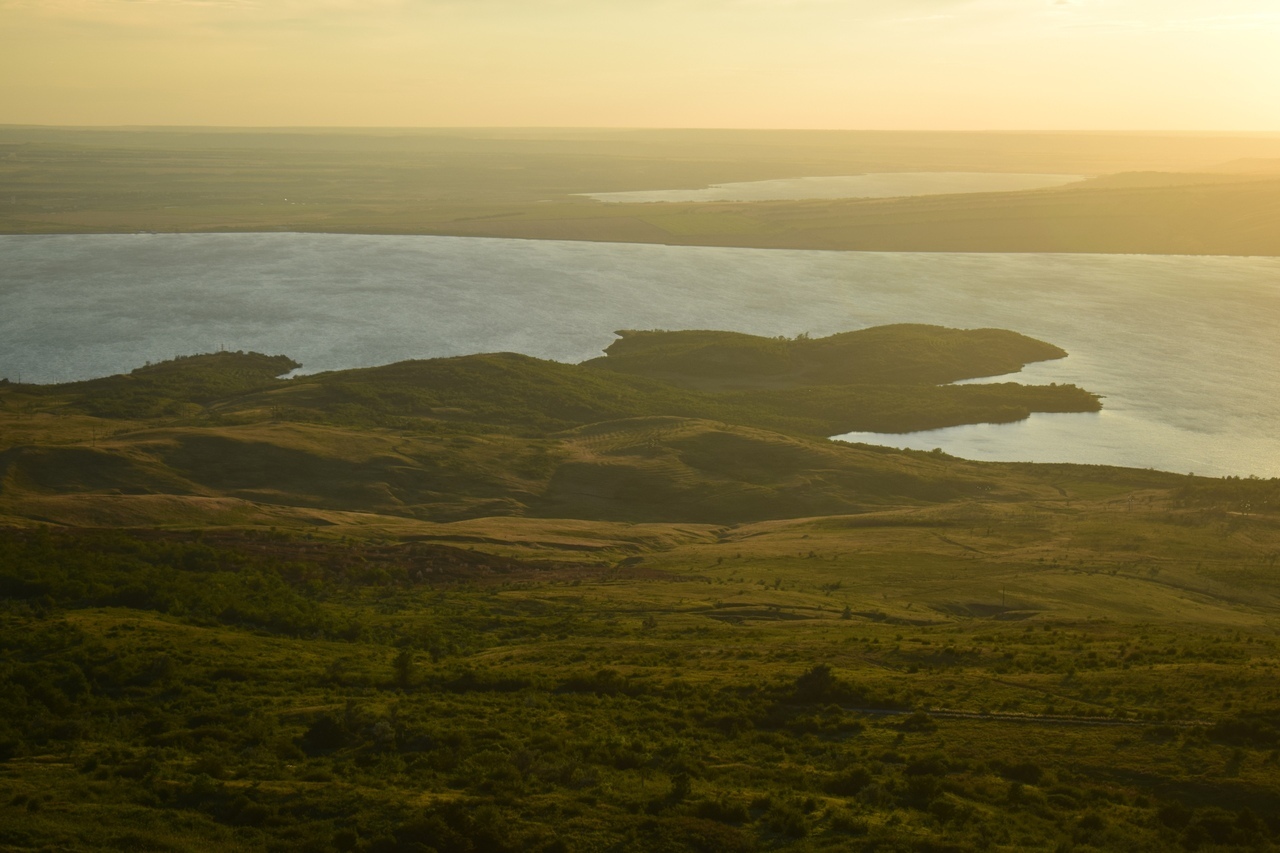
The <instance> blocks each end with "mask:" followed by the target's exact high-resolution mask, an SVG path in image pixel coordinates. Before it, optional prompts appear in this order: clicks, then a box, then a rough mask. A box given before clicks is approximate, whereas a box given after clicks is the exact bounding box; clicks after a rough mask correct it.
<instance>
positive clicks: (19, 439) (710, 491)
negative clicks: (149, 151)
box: [0, 326, 1280, 853]
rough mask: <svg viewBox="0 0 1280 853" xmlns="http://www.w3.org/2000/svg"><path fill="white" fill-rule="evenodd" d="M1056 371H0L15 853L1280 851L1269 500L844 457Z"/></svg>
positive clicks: (662, 348)
mask: <svg viewBox="0 0 1280 853" xmlns="http://www.w3.org/2000/svg"><path fill="white" fill-rule="evenodd" d="M1061 354H1062V353H1061V351H1060V350H1058V349H1056V348H1055V347H1053V346H1051V345H1049V344H1045V343H1042V342H1038V341H1034V340H1031V339H1029V338H1025V337H1022V336H1020V335H1016V334H1013V333H1010V332H1001V331H997V330H978V331H972V332H962V331H956V330H948V329H939V328H937V327H926V326H894V327H886V328H884V329H869V330H863V331H859V332H854V333H849V334H845V335H836V336H833V337H831V338H825V339H821V340H817V341H809V340H793V341H788V340H781V339H766V338H758V337H752V336H746V335H738V334H733V333H726V332H672V333H658V332H644V333H628V334H626V335H624V336H623V337H622V339H621V340H620V341H619V342H618V343H616V344H614V346H612V347H610V350H609V353H608V355H607V356H605V357H604V358H602V359H598V360H595V361H592V362H590V363H588V364H585V365H566V364H558V363H555V362H548V361H541V360H538V359H533V358H529V357H527V356H521V355H515V354H510V353H505V354H488V355H476V356H466V357H460V358H450V359H432V360H424V361H411V362H403V363H400V364H394V365H387V366H383V367H375V368H366V369H361V370H349V371H335V372H331V373H324V374H317V375H311V376H305V375H304V376H299V377H296V378H292V379H283V378H281V377H282V376H283V375H285V374H286V373H288V372H289V371H291V370H293V369H294V368H296V367H297V365H296V364H295V363H294V362H293V361H292V360H290V359H288V358H285V357H282V356H273V357H269V356H263V355H259V354H254V353H217V354H210V355H205V356H194V357H189V358H184V359H178V360H175V361H172V362H165V363H162V364H159V365H150V366H147V367H144V368H142V369H141V370H138V371H134V372H133V373H130V374H127V375H123V376H117V377H107V378H104V379H98V380H93V381H89V382H80V383H73V384H67V385H53V386H32V385H18V384H15V383H9V384H4V385H0V849H3V850H16V851H27V850H31V851H35V850H69V851H89V850H103V849H108V850H153V851H193V853H194V852H195V851H226V850H244V851H250V850H254V851H257V850H269V851H295V850H301V851H326V853H328V851H344V853H345V851H360V853H401V851H404V852H405V853H431V852H432V851H435V853H517V851H519V853H524V851H537V852H538V853H564V851H581V852H582V853H586V851H631V850H637V851H662V852H663V853H667V852H668V851H669V853H683V851H700V852H701V853H725V851H740V853H753V851H772V850H786V851H796V853H808V852H811V851H819V853H822V852H823V851H830V853H836V851H868V853H870V851H910V853H917V851H918V853H942V851H946V853H969V851H973V853H977V851H1000V853H1015V851H1016V853H1021V851H1044V853H1059V851H1064V850H1079V851H1088V850H1105V851H1125V853H1128V851H1152V853H1157V851H1159V853H1163V851H1168V850H1186V851H1206V853H1211V851H1227V850H1237V851H1268V850H1275V849H1277V848H1278V847H1280V819H1277V817H1276V816H1277V815H1280V796H1278V795H1277V791H1280V760H1278V758H1277V754H1278V750H1280V691H1277V689H1276V685H1275V676H1276V673H1277V671H1280V642H1277V638H1276V637H1277V631H1278V630H1280V582H1278V581H1277V575H1276V565H1277V559H1278V557H1280V514H1278V513H1280V481H1276V480H1257V479H1237V478H1226V479H1210V478H1203V477H1194V476H1187V475H1177V474H1169V473H1163V472H1157V471H1148V470H1132V469H1123V468H1107V467H1100V466H1084V465H1033V464H996V463H978V462H970V461H966V460H962V459H956V458H953V457H950V456H947V455H946V454H944V453H941V452H940V451H935V452H931V453H924V452H916V451H898V450H892V449H889V448H884V447H874V446H869V445H851V444H844V443H840V442H833V441H830V440H829V439H827V438H825V436H827V435H830V434H832V433H834V432H836V431H838V428H839V427H840V426H842V425H847V424H855V423H856V424H880V425H882V426H883V427H884V428H895V426H897V427H902V426H907V428H909V427H910V426H911V425H915V426H919V425H922V424H923V425H928V424H942V423H966V422H974V421H980V420H990V419H1013V418H1017V417H1025V416H1026V413H1027V412H1029V411H1033V410H1034V411H1054V410H1061V409H1071V408H1072V407H1074V409H1075V410H1085V411H1087V410H1091V409H1096V407H1097V404H1098V402H1097V398H1096V397H1094V396H1093V395H1092V394H1089V393H1088V392H1086V391H1083V390H1081V389H1077V388H1073V387H1069V386H1067V387H1063V386H1048V387H1036V386H1022V385H1017V384H1014V383H997V384H992V385H962V386H952V385H942V384H936V383H939V382H944V381H947V380H949V379H953V378H958V377H961V376H967V375H986V374H993V373H997V374H998V373H1006V372H1013V371H1016V370H1017V369H1018V368H1019V367H1020V366H1021V365H1022V364H1025V363H1028V362H1030V361H1034V360H1037V359H1041V358H1055V357H1060V356H1061ZM735 366H736V367H735Z"/></svg>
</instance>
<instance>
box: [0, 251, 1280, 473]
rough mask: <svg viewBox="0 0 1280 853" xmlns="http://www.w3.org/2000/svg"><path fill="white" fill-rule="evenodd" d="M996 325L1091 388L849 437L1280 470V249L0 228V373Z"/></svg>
mask: <svg viewBox="0 0 1280 853" xmlns="http://www.w3.org/2000/svg"><path fill="white" fill-rule="evenodd" d="M893 322H923V323H939V324H945V325H951V326H959V327H979V326H996V327H1002V328H1009V329H1016V330H1018V331H1021V332H1025V333H1027V334H1030V335H1033V336H1035V337H1039V338H1043V339H1045V340H1048V341H1052V342H1053V343H1056V344H1058V345H1060V346H1062V347H1064V348H1066V349H1067V350H1069V351H1070V352H1071V356H1070V357H1069V358H1066V359H1063V360H1061V361H1056V362H1046V363H1043V364H1039V365H1034V366H1032V367H1031V368H1029V369H1028V370H1027V371H1026V372H1025V373H1024V374H1023V380H1024V381H1041V382H1076V383H1078V384H1080V385H1082V386H1084V387H1086V388H1089V389H1090V390H1092V391H1096V392H1098V393H1101V394H1104V395H1106V399H1105V400H1104V404H1105V406H1106V409H1105V411H1104V412H1103V413H1101V414H1100V415H1038V416H1035V417H1033V418H1032V419H1031V420H1029V421H1026V422H1023V423H1021V424H1014V425H1008V426H1000V427H993V426H974V427H959V428H955V429H952V430H937V431H933V432H929V433H917V434H913V435H910V436H870V437H868V436H853V438H855V439H858V440H873V441H877V442H879V443H886V444H895V445H911V446H916V447H923V448H933V447H941V448H943V449H944V450H946V451H947V452H949V453H954V454H956V455H959V456H967V457H975V458H990V459H1019V460H1029V461H1076V462H1090V463H1107V464H1123V465H1133V466H1139V467H1154V468H1161V469H1166V470H1172V471H1181V472H1186V471H1195V472H1196V473H1201V474H1246V475H1247V474H1258V475H1263V476H1280V429H1277V426H1278V425H1280V379H1278V378H1277V375H1276V371H1277V366H1278V365H1280V259H1277V258H1194V257H1169V256H1137V255H1031V254H1024V255H980V254H917V253H861V252H810V251H784V250H756V249H721V248H696V247H671V246H653V245H621V244H603V243H568V242H551V241H521V240H480V239H467V238H450V237H398V236H363V235H317V234H181V235H179V234H174V235H89V236H86V235H75V236H38V237H28V236H21V237H14V236H8V237H0V376H6V375H7V376H9V377H11V378H15V379H16V378H18V376H19V375H21V378H22V379H23V380H26V381H37V382H50V381H65V380H71V379H81V378H87V377H91V376H97V375H103V374H107V373H113V372H119V371H125V370H129V369H132V368H133V367H136V366H138V365H140V364H142V363H143V362H144V361H147V360H153V361H154V360H159V359H164V358H169V357H172V356H173V355H175V354H185V353H192V352H201V351H209V350H213V349H217V348H218V347H220V346H225V347H227V348H230V349H253V350H260V351H265V352H271V353H286V354H288V355H291V356H293V357H294V358H296V359H298V360H299V361H302V362H303V363H304V365H305V366H306V369H307V370H312V371H316V370H328V369H335V368H342V367H353V366H360V365H372V364H382V363H387V362H391V361H397V360H401V359H406V358H424V357H431V356H441V355H457V354H463V353H471V352H479V351H498V350H512V351H517V352H524V353H528V354H530V355H536V356H540V357H543V358H554V359H559V360H563V361H578V360H581V359H585V358H590V357H592V356H594V355H597V354H599V352H600V350H601V349H602V348H603V347H605V346H607V345H608V344H609V342H610V341H611V340H612V335H611V332H612V330H614V329H620V328H667V329H678V328H722V329H736V330H740V331H744V332H751V333H755V334H765V335H788V336H791V335H795V334H798V333H800V332H809V333H811V334H814V335H823V334H829V333H832V332H838V331H845V330H849V329H855V328H860V327H863V326H869V325H878V324H881V323H893Z"/></svg>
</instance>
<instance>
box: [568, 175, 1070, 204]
mask: <svg viewBox="0 0 1280 853" xmlns="http://www.w3.org/2000/svg"><path fill="white" fill-rule="evenodd" d="M1080 180H1083V176H1081V175H1039V174H1022V173H1013V172H878V173H874V174H870V175H832V176H829V177H817V178H781V179H778V180H772V181H744V182H741V183H729V184H713V185H712V186H709V187H704V188H703V189H698V190H631V191H628V192H620V193H582V195H585V196H586V197H587V198H594V199H595V200H596V201H607V202H632V203H634V202H653V201H782V200H796V199H806V198H897V197H902V196H913V195H950V194H953V193H999V192H1016V191H1018V190H1038V189H1044V188H1046V187H1060V186H1063V185H1064V184H1073V183H1075V182H1076V181H1080Z"/></svg>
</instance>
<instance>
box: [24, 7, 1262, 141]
mask: <svg viewBox="0 0 1280 853" xmlns="http://www.w3.org/2000/svg"><path fill="white" fill-rule="evenodd" d="M1278 47H1280V10H1277V7H1276V4H1275V0H1218V2H1208V0H1163V2H1161V0H1056V2H1055V0H683V2H675V0H358V2H357V0H0V123H11V124H23V123H27V124H110V125H119V124H207V125H238V126H248V125H258V126H272V125H274V126H280V125H325V126H552V127H555V126H561V127H566V126H593V127H608V126H615V127H645V126H648V127H814V128H824V127H825V128H900V129H916V128H939V129H997V128H1018V129H1071V128H1097V129H1106V128H1115V129H1187V130H1270V131H1275V130H1280V98H1278V97H1276V95H1275V93H1276V92H1277V91H1280V49H1277V48H1278Z"/></svg>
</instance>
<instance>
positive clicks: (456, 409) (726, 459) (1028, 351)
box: [0, 325, 1099, 522]
mask: <svg viewBox="0 0 1280 853" xmlns="http://www.w3.org/2000/svg"><path fill="white" fill-rule="evenodd" d="M620 334H621V337H620V339H619V340H618V341H617V342H615V343H614V344H613V345H612V346H610V347H609V348H608V350H607V351H606V352H607V354H606V355H605V356H603V357H601V358H598V359H593V360H591V361H588V362H586V363H584V364H580V365H573V364H562V363H559V362H554V361H545V360H541V359H536V358H532V357H529V356H523V355H518V354H514V353H497V354H486V355H472V356H461V357H456V358H437V359H428V360H423V361H406V362H400V363H397V364H390V365H386V366H382V367H372V368H361V369H355V370H341V371H334V372H328V373H321V374H316V375H312V376H301V377H297V378H294V379H282V378H280V377H281V376H282V375H284V374H286V373H288V372H290V371H292V370H293V369H295V368H297V367H298V366H299V365H298V364H297V363H296V362H294V361H293V360H291V359H289V358H287V357H284V356H264V355H260V354H257V353H229V352H223V353H214V354H210V355H202V356H191V357H185V358H179V359H175V360H173V361H168V362H164V363H161V364H155V365H148V366H146V367H143V368H140V369H138V370H135V371H133V372H132V373H129V374H125V375H119V376H111V377H106V378H102V379H95V380H90V381H85V382H75V383H68V384H63V385H52V386H30V385H21V386H9V388H8V389H7V390H6V391H4V392H3V396H0V400H3V401H4V404H5V410H6V411H8V412H10V413H13V414H14V415H15V422H14V423H13V427H14V430H15V434H17V431H18V430H22V429H29V428H30V425H34V424H36V423H43V424H47V425H48V426H49V427H50V429H51V431H49V432H47V433H45V434H44V435H43V436H41V439H42V440H38V441H15V442H14V443H13V444H12V445H11V446H9V447H7V448H5V449H3V450H0V483H2V484H3V490H2V491H0V505H3V504H7V505H9V506H10V507H12V508H13V510H14V511H16V512H18V513H19V514H20V513H21V509H20V508H19V507H16V506H14V501H15V500H16V501H19V502H21V503H22V504H25V505H29V502H30V501H32V500H35V499H37V498H39V499H41V500H45V499H50V500H51V499H54V498H56V497H58V496H61V497H62V498H66V497H68V496H71V495H89V494H94V493H96V492H98V491H100V490H102V489H104V488H110V489H113V490H115V491H118V492H128V493H133V494H139V495H141V494H151V495H159V494H166V495H175V496H182V497H183V499H185V500H190V499H194V498H197V497H200V498H212V497H223V498H226V497H231V498H238V499H245V500H253V501H258V502H262V503H270V504H284V505H289V506H305V507H312V508H328V509H344V510H372V511H377V512H387V513H392V514H399V515H407V516H411V517H417V518H429V519H437V520H444V519H456V518H464V517H472V516H492V515H532V516H572V517H580V518H611V519H619V520H632V521H679V520H694V521H705V522H731V521H740V520H744V519H761V518H767V517H782V516H798V515H811V514H814V513H820V512H835V511H844V510H849V509H852V508H856V507H858V506H861V505H862V504H863V503H865V502H866V501H869V500H870V501H878V500H881V499H883V498H884V497H885V494H886V493H889V494H894V495H898V496H911V497H913V498H919V499H924V498H929V497H932V498H934V499H938V498H942V497H947V496H953V495H956V494H959V493H963V492H964V491H965V490H966V489H970V488H974V487H975V486H974V484H973V483H971V482H968V479H967V478H966V477H965V476H964V475H957V474H955V473H951V474H945V475H944V474H942V473H940V472H932V473H929V474H921V473H908V472H907V471H895V472H894V473H893V474H892V475H889V474H887V473H886V472H884V471H883V470H880V469H882V468H883V467H884V466H883V464H881V463H879V462H878V461H877V462H874V463H873V462H870V461H869V460H873V459H877V457H876V456H875V454H874V453H873V452H872V451H868V450H866V449H861V450H860V449H855V448H853V447H851V446H849V445H846V444H841V443H838V442H832V441H829V440H827V439H826V436H829V435H835V434H840V433H845V432H850V431H854V430H878V431H886V432H903V431H910V430H917V429H929V428H935V427H943V426H952V425H956V424H965V423H977V422H1007V421H1015V420H1019V419H1022V418H1026V417H1028V416H1029V414H1030V413H1031V412H1067V411H1072V412H1079V411H1096V410H1097V409H1098V408H1099V402H1098V398H1097V397H1096V396H1095V395H1093V394H1090V393H1089V392H1087V391H1084V390H1082V389H1079V388H1077V387H1075V386H1071V385H1053V386H1026V385H1019V384H1016V383H1011V382H1006V383H997V384H979V385H949V384H940V383H948V382H951V381H953V380H956V379H961V378H968V377H973V376H983V375H991V374H1003V373H1006V372H1010V371H1016V370H1018V369H1020V368H1021V367H1022V365H1024V364H1026V363H1028V362H1031V361H1037V360H1043V359H1050V358H1059V357H1061V356H1063V355H1065V353H1064V352H1063V351H1062V350H1060V349H1058V348H1057V347H1054V346H1052V345H1050V344H1046V343H1044V342H1041V341H1036V340H1034V339H1031V338H1028V337H1025V336H1023V335H1019V334H1017V333H1014V332H1007V331H1001V330H995V329H979V330H967V331H965V330H956V329H947V328H942V327H937V326H921V325H897V326H884V327H879V328H873V329H865V330H861V331H857V332H850V333H846V334H841V335H833V336H831V337H827V338H821V339H816V340H810V339H808V338H803V337H802V338H800V339H796V340H786V339H781V338H763V337H756V336H752V335H744V334H738V333H733V332H711V331H692V332H657V331H653V332H623V333H620ZM17 413H22V415H23V416H24V417H25V420H21V421H18V420H16V415H17ZM37 415H39V417H40V420H37ZM34 437H35V436H33V438H34ZM890 467H893V466H890ZM873 472H874V473H873ZM872 481H874V482H875V483H876V485H875V486H874V487H871V488H868V485H867V484H868V483H869V482H872Z"/></svg>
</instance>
